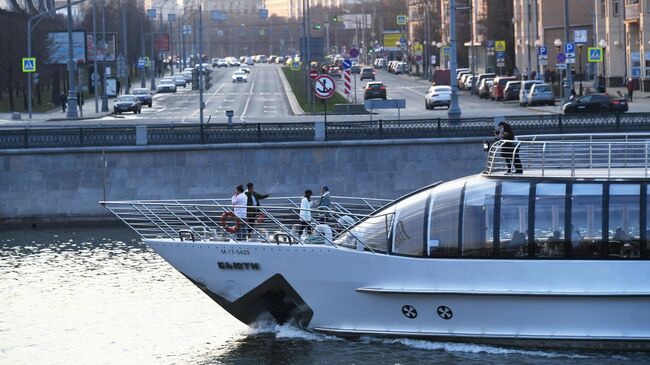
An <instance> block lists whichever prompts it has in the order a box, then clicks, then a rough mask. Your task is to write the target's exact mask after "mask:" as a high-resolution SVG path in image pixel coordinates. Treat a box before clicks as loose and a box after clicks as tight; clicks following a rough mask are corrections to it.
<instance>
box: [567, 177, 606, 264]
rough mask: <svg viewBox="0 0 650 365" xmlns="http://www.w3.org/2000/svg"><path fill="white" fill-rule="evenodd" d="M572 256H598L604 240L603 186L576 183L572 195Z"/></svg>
mask: <svg viewBox="0 0 650 365" xmlns="http://www.w3.org/2000/svg"><path fill="white" fill-rule="evenodd" d="M567 234H570V241H571V249H572V252H571V256H572V257H574V258H595V257H598V254H599V247H600V244H601V242H602V240H603V186H602V185H600V184H574V185H573V194H572V195H571V232H570V233H567Z"/></svg>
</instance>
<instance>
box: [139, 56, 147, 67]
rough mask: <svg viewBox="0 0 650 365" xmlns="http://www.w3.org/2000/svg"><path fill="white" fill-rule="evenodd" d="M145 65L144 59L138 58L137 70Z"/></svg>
mask: <svg viewBox="0 0 650 365" xmlns="http://www.w3.org/2000/svg"><path fill="white" fill-rule="evenodd" d="M146 63H147V61H146V60H145V59H144V58H142V57H140V58H138V68H144V66H145V65H146Z"/></svg>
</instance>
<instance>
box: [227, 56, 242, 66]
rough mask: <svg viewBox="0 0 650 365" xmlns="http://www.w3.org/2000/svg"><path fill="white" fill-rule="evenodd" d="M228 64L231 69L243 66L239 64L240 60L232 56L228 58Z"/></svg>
mask: <svg viewBox="0 0 650 365" xmlns="http://www.w3.org/2000/svg"><path fill="white" fill-rule="evenodd" d="M226 63H227V64H228V66H230V67H239V66H240V64H241V63H240V62H239V60H238V59H237V57H232V56H231V57H226Z"/></svg>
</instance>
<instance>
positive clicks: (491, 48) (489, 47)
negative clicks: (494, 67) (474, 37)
mask: <svg viewBox="0 0 650 365" xmlns="http://www.w3.org/2000/svg"><path fill="white" fill-rule="evenodd" d="M494 47H495V45H494V41H493V40H488V41H487V51H488V53H490V52H492V54H494Z"/></svg>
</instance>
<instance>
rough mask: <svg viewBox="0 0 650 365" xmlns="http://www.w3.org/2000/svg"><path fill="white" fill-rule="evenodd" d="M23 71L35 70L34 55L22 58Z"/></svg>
mask: <svg viewBox="0 0 650 365" xmlns="http://www.w3.org/2000/svg"><path fill="white" fill-rule="evenodd" d="M23 72H36V57H28V58H23Z"/></svg>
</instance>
